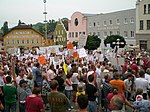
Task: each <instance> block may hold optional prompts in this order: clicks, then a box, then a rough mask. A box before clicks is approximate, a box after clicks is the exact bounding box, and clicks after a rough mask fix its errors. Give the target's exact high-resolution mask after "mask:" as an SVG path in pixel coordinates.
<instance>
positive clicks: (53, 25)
mask: <svg viewBox="0 0 150 112" xmlns="http://www.w3.org/2000/svg"><path fill="white" fill-rule="evenodd" d="M56 24H57V22H56V21H55V20H53V19H52V20H49V22H48V23H47V31H48V33H50V32H54V30H55V28H56Z"/></svg>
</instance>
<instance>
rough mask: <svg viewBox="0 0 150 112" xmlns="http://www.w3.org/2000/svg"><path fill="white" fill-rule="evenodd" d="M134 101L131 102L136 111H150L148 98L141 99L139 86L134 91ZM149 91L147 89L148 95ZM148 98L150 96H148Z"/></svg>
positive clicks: (141, 93)
mask: <svg viewBox="0 0 150 112" xmlns="http://www.w3.org/2000/svg"><path fill="white" fill-rule="evenodd" d="M136 94H137V95H136V101H135V102H133V105H134V107H135V109H136V111H137V112H149V111H150V100H144V99H143V90H142V89H141V88H138V89H137V92H136ZM149 95H150V91H148V96H149ZM149 98H150V97H149Z"/></svg>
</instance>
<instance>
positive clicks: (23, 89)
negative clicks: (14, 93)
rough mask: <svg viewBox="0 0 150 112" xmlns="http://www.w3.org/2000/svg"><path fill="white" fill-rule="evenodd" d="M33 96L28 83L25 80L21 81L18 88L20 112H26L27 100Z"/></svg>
mask: <svg viewBox="0 0 150 112" xmlns="http://www.w3.org/2000/svg"><path fill="white" fill-rule="evenodd" d="M31 94H32V92H31V89H30V88H28V87H27V81H26V80H24V79H22V80H20V82H19V87H18V98H19V112H25V99H26V97H27V96H29V95H31Z"/></svg>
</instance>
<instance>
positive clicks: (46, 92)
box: [42, 74, 50, 110]
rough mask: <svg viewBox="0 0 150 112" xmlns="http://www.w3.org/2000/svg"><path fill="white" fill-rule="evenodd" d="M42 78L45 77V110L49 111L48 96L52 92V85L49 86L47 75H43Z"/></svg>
mask: <svg viewBox="0 0 150 112" xmlns="http://www.w3.org/2000/svg"><path fill="white" fill-rule="evenodd" d="M42 76H43V82H42V98H43V101H44V105H45V109H46V110H47V109H48V108H49V107H48V106H47V104H48V100H47V96H48V93H49V92H50V84H49V81H48V76H47V74H43V75H42Z"/></svg>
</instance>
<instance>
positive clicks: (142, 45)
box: [140, 40, 147, 50]
mask: <svg viewBox="0 0 150 112" xmlns="http://www.w3.org/2000/svg"><path fill="white" fill-rule="evenodd" d="M140 49H145V50H146V49H147V41H146V40H140Z"/></svg>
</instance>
